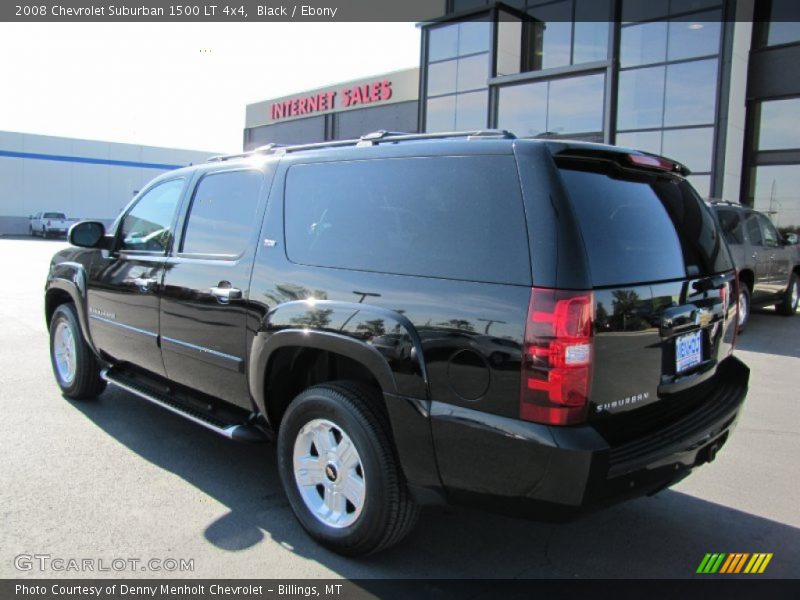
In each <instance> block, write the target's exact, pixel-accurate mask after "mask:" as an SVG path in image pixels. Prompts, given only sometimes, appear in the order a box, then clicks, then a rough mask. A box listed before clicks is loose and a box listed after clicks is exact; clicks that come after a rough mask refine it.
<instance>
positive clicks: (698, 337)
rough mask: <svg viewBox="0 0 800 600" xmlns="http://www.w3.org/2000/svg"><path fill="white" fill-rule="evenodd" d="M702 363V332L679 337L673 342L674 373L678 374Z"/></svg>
mask: <svg viewBox="0 0 800 600" xmlns="http://www.w3.org/2000/svg"><path fill="white" fill-rule="evenodd" d="M701 362H703V332H702V331H695V332H693V333H687V334H686V335H681V336H679V337H678V338H677V339H676V340H675V371H676V372H677V373H680V372H682V371H685V370H687V369H691V368H692V367H694V366H695V365H699V364H700V363H701Z"/></svg>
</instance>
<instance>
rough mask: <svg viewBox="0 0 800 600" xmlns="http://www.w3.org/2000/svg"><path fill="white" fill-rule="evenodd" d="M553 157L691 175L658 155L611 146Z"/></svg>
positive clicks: (573, 150) (571, 149) (569, 150)
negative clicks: (605, 161) (597, 161)
mask: <svg viewBox="0 0 800 600" xmlns="http://www.w3.org/2000/svg"><path fill="white" fill-rule="evenodd" d="M555 156H556V158H567V159H569V158H575V159H584V160H607V161H611V162H614V163H617V164H618V165H620V166H622V167H628V168H631V167H633V168H638V169H646V170H653V171H662V172H667V173H677V174H678V175H682V176H683V177H686V176H687V175H690V174H691V173H692V172H691V171H690V170H689V168H688V167H687V166H686V165H684V164H683V163H680V162H678V161H677V160H673V159H671V158H667V157H665V156H659V155H658V154H651V153H650V152H642V151H640V150H630V149H628V148H615V147H612V146H608V147H597V148H580V147H578V148H576V147H567V148H566V149H564V150H561V151H560V152H558V153H557V154H556V155H555Z"/></svg>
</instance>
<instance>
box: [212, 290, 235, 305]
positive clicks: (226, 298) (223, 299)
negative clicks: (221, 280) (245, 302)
mask: <svg viewBox="0 0 800 600" xmlns="http://www.w3.org/2000/svg"><path fill="white" fill-rule="evenodd" d="M211 295H212V296H214V297H215V298H216V299H217V301H219V302H220V303H221V304H227V303H228V302H230V301H231V300H239V299H240V298H241V297H242V290H239V289H236V288H232V287H212V288H211Z"/></svg>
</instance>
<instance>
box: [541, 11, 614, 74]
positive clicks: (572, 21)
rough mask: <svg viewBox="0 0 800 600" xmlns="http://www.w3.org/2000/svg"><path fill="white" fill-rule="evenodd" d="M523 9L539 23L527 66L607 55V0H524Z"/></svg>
mask: <svg viewBox="0 0 800 600" xmlns="http://www.w3.org/2000/svg"><path fill="white" fill-rule="evenodd" d="M527 9H528V10H527V13H528V14H529V15H531V16H532V17H534V18H535V19H537V20H538V21H540V22H541V23H542V24H541V25H540V26H539V27H536V28H535V35H533V36H530V38H529V44H530V45H531V51H532V53H533V55H534V58H533V60H532V61H530V63H529V64H528V65H527V68H528V70H539V69H550V68H554V67H564V66H568V65H577V64H581V63H587V62H594V61H599V60H606V59H607V58H608V32H609V19H610V17H611V2H610V0H558V1H556V2H553V1H552V0H551V1H549V2H542V0H535V1H528V2H527Z"/></svg>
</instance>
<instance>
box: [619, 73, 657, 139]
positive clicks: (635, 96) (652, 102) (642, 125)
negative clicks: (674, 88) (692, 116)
mask: <svg viewBox="0 0 800 600" xmlns="http://www.w3.org/2000/svg"><path fill="white" fill-rule="evenodd" d="M664 74H665V68H664V67H649V68H647V69H633V70H630V71H622V72H621V73H620V74H619V88H618V100H617V129H619V130H626V129H649V128H660V127H661V126H662V125H663V123H664V116H663V115H664Z"/></svg>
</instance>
